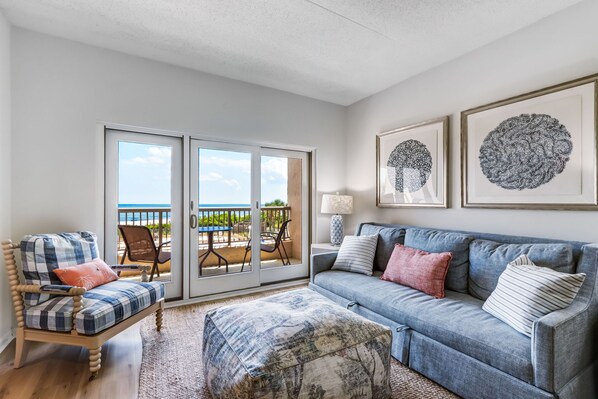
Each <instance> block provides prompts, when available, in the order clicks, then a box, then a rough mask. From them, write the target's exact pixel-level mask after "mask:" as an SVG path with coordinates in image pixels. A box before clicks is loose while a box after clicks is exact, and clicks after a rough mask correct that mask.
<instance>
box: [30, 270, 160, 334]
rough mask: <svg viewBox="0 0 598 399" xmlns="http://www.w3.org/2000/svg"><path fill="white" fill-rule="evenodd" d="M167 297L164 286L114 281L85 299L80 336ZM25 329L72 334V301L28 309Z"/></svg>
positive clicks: (62, 299) (78, 320) (63, 299)
mask: <svg viewBox="0 0 598 399" xmlns="http://www.w3.org/2000/svg"><path fill="white" fill-rule="evenodd" d="M163 297H164V284H162V283H157V282H152V283H135V282H130V281H113V282H111V283H108V284H104V285H100V286H99V287H96V288H94V289H92V290H90V291H88V292H86V293H85V294H84V295H83V310H81V311H80V312H79V313H77V316H76V320H75V327H76V330H77V332H78V333H80V334H85V335H93V334H97V333H99V332H100V331H103V330H105V329H107V328H109V327H112V326H113V325H115V324H118V323H120V322H121V321H123V320H124V319H126V318H128V317H130V316H132V315H134V314H136V313H138V312H140V311H142V310H143V309H145V308H147V307H149V306H151V305H153V304H154V303H156V301H157V300H158V299H160V298H163ZM24 312H25V325H26V326H27V327H29V328H37V329H41V330H50V331H70V330H71V329H72V326H73V298H72V297H63V296H60V297H55V298H53V299H50V300H48V301H46V302H44V303H41V304H39V305H37V306H32V307H30V308H28V309H25V311H24Z"/></svg>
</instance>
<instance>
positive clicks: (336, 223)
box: [330, 214, 343, 246]
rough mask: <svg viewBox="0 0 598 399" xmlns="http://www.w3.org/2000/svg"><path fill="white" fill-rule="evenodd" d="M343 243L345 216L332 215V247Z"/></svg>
mask: <svg viewBox="0 0 598 399" xmlns="http://www.w3.org/2000/svg"><path fill="white" fill-rule="evenodd" d="M342 242H343V216H342V215H338V214H336V215H332V218H330V243H331V244H332V245H336V246H338V245H341V243H342Z"/></svg>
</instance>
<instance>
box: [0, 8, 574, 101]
mask: <svg viewBox="0 0 598 399" xmlns="http://www.w3.org/2000/svg"><path fill="white" fill-rule="evenodd" d="M579 1H580V0H445V1H442V0H394V1H393V0H70V1H69V0H35V1H31V0H0V8H1V9H3V10H4V13H5V14H6V16H7V18H8V19H9V20H10V21H11V22H12V23H13V24H15V25H17V26H21V27H25V28H28V29H32V30H35V31H39V32H43V33H47V34H51V35H56V36H59V37H64V38H68V39H71V40H76V41H80V42H83V43H88V44H92V45H97V46H101V47H105V48H109V49H113V50H118V51H123V52H126V53H129V54H134V55H139V56H143V57H147V58H151V59H155V60H158V61H163V62H167V63H171V64H176V65H180V66H184V67H188V68H192V69H196V70H200V71H204V72H209V73H213V74H216V75H221V76H225V77H229V78H233V79H238V80H242V81H246V82H251V83H256V84H260V85H263V86H268V87H272V88H276V89H280V90H285V91H288V92H291V93H296V94H301V95H305V96H308V97H313V98H317V99H321V100H325V101H330V102H333V103H337V104H341V105H349V104H352V103H354V102H355V101H358V100H360V99H362V98H364V97H367V96H369V95H372V94H374V93H376V92H378V91H381V90H384V89H386V88H388V87H390V86H392V85H394V84H396V83H398V82H400V81H402V80H405V79H407V78H409V77H410V76H413V75H416V74H419V73H421V72H423V71H425V70H427V69H430V68H432V67H434V66H437V65H440V64H442V63H444V62H447V61H449V60H451V59H454V58H456V57H458V56H460V55H462V54H465V53H467V52H469V51H472V50H474V49H476V48H478V47H480V46H483V45H485V44H488V43H490V42H492V41H494V40H497V39H499V38H501V37H503V36H505V35H508V34H510V33H512V32H514V31H516V30H518V29H521V28H523V27H525V26H527V25H530V24H532V23H534V22H536V21H538V20H540V19H542V18H544V17H546V16H548V15H550V14H553V13H555V12H558V11H560V10H562V9H564V8H566V7H569V6H571V5H573V4H575V3H578V2H579Z"/></svg>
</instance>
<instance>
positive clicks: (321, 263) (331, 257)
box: [309, 252, 338, 283]
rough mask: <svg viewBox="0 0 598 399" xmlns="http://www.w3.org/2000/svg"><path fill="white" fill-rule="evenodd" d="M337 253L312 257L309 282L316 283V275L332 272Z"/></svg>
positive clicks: (326, 253)
mask: <svg viewBox="0 0 598 399" xmlns="http://www.w3.org/2000/svg"><path fill="white" fill-rule="evenodd" d="M337 254H338V253H337V252H325V253H321V254H315V255H312V256H311V272H310V276H309V281H311V282H312V283H313V282H314V277H315V276H316V274H318V273H321V272H324V271H326V270H330V268H331V267H332V265H334V261H335V260H336V255H337Z"/></svg>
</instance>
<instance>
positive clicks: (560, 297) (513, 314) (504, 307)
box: [482, 255, 586, 337]
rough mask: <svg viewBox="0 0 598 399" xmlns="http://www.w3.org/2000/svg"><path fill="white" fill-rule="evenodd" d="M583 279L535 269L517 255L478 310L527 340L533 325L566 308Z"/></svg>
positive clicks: (533, 265) (525, 258)
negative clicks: (503, 323) (481, 310)
mask: <svg viewBox="0 0 598 399" xmlns="http://www.w3.org/2000/svg"><path fill="white" fill-rule="evenodd" d="M585 278H586V275H585V274H584V273H579V274H570V273H560V272H556V271H554V270H551V269H549V268H547V267H540V266H536V265H535V264H534V262H532V261H531V260H530V259H529V258H528V257H527V255H521V256H520V257H519V258H517V259H515V260H514V261H513V262H511V263H509V264H508V265H507V269H506V270H505V271H504V272H503V273H502V274H501V275H500V277H499V279H498V285H497V286H496V289H495V290H494V291H493V292H492V294H491V295H490V297H489V298H488V300H487V301H486V302H485V303H484V306H482V309H484V310H485V311H486V312H488V313H490V314H491V315H492V316H494V317H496V318H498V319H500V320H502V321H504V322H505V323H507V324H508V325H510V326H511V327H513V328H514V329H515V330H517V331H519V332H521V333H523V334H525V335H527V336H528V337H531V336H532V326H533V324H534V322H535V321H536V320H538V319H540V318H541V317H542V316H545V315H547V314H548V313H551V312H554V311H555V310H560V309H564V308H566V307H567V306H569V305H570V304H571V302H573V300H574V299H575V297H576V296H577V292H578V291H579V289H580V288H581V285H582V284H583V281H584V280H585Z"/></svg>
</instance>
